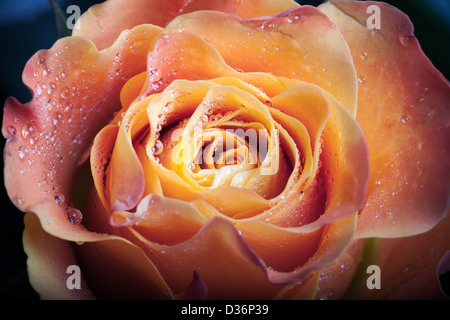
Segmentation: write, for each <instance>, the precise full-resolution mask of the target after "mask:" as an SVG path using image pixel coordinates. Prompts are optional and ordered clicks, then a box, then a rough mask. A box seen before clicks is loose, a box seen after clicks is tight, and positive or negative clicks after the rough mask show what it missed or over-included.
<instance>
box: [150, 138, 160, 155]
mask: <svg viewBox="0 0 450 320" xmlns="http://www.w3.org/2000/svg"><path fill="white" fill-rule="evenodd" d="M162 150H163V144H162V143H161V141H160V140H155V145H154V146H153V148H152V153H153V154H154V155H155V156H156V155H158V154H160V153H161V152H162Z"/></svg>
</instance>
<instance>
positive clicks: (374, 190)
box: [320, 1, 450, 237]
mask: <svg viewBox="0 0 450 320" xmlns="http://www.w3.org/2000/svg"><path fill="white" fill-rule="evenodd" d="M371 4H376V5H377V6H379V7H380V10H381V29H380V30H369V29H368V28H367V26H366V20H367V19H368V14H367V13H366V9H367V6H369V5H371ZM320 8H321V10H322V11H324V12H325V13H326V14H327V15H328V16H329V17H330V18H331V19H332V20H333V22H334V23H336V25H337V26H338V27H339V29H340V30H341V31H342V32H343V34H344V37H345V38H346V40H347V42H348V43H349V46H350V49H351V51H352V53H353V56H354V62H355V66H356V69H357V72H358V78H359V79H360V80H359V82H360V84H359V91H358V115H357V120H358V122H359V123H360V124H361V126H362V128H363V130H364V133H365V137H366V139H367V143H368V145H369V150H370V164H371V171H370V181H369V185H368V189H367V199H368V201H367V203H366V205H365V207H364V208H363V210H362V213H361V215H360V216H359V220H358V232H357V234H358V236H359V237H398V236H408V235H413V234H417V233H420V232H424V231H427V230H429V229H430V228H432V227H433V226H434V225H435V224H436V223H437V222H438V221H439V220H440V219H442V218H443V217H444V215H445V213H446V211H447V208H448V204H449V194H450V192H449V186H450V185H449V183H448V181H449V180H450V178H449V174H450V162H449V161H448V159H450V149H449V148H448V146H449V145H450V131H449V130H450V126H449V121H448V108H449V101H450V89H449V82H448V81H447V80H446V79H445V78H444V77H443V76H442V74H440V73H439V71H437V70H436V69H435V68H434V67H433V65H432V64H431V62H430V61H429V60H428V58H427V57H426V56H425V55H424V54H423V52H422V51H421V49H420V46H419V43H418V41H417V39H416V38H415V37H414V36H413V27H412V24H411V22H410V20H409V19H408V17H407V16H406V15H405V14H403V13H402V12H400V11H399V10H397V9H395V8H393V7H391V6H389V5H387V4H383V3H378V2H373V3H372V2H356V1H355V2H353V1H336V2H332V3H327V4H324V5H322V6H321V7H320ZM406 57H407V58H406ZM437 159H438V160H437Z"/></svg>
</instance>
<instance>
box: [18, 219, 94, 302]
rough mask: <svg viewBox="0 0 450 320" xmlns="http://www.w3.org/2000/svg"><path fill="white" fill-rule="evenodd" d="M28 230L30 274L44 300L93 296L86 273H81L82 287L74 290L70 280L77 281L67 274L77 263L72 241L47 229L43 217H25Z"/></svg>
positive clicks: (34, 285)
mask: <svg viewBox="0 0 450 320" xmlns="http://www.w3.org/2000/svg"><path fill="white" fill-rule="evenodd" d="M24 223H25V231H24V234H23V245H24V250H25V253H26V254H27V256H28V259H27V267H28V276H29V279H30V283H31V285H32V287H33V288H34V289H35V290H36V291H37V292H38V293H39V296H40V298H41V299H46V300H47V299H50V300H53V299H57V300H60V299H63V300H70V299H93V298H95V297H94V296H93V294H92V292H91V291H90V290H89V287H88V284H87V283H86V280H85V279H84V277H83V275H82V274H80V276H81V277H82V278H81V281H80V288H79V289H77V290H73V289H72V290H71V289H69V288H68V287H67V282H68V283H73V282H72V281H71V280H70V279H69V281H68V278H69V276H70V275H71V274H72V272H73V271H70V272H69V273H67V270H68V267H69V266H71V265H77V260H76V258H75V255H74V253H73V250H72V247H71V244H70V242H68V241H65V240H61V239H59V238H56V237H53V236H51V235H50V234H48V233H47V232H45V231H44V230H43V229H42V227H41V223H40V221H39V218H38V217H37V216H36V215H35V214H33V213H31V212H30V213H27V214H26V215H25V218H24Z"/></svg>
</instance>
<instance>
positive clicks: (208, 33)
mask: <svg viewBox="0 0 450 320" xmlns="http://www.w3.org/2000/svg"><path fill="white" fill-rule="evenodd" d="M176 32H190V33H193V34H195V35H197V36H200V37H201V38H203V39H204V40H205V41H207V42H208V43H210V44H211V45H212V46H214V47H215V48H216V49H217V51H219V52H220V54H221V56H222V57H223V59H224V60H225V61H226V63H227V64H228V65H230V66H231V67H233V68H236V69H238V70H243V71H245V72H254V71H261V72H271V73H273V74H275V75H278V76H284V77H287V78H294V79H299V80H303V81H305V82H308V83H313V84H316V85H318V86H320V87H322V88H323V89H325V90H328V91H329V92H330V93H331V94H332V95H333V96H334V97H335V98H336V99H337V100H338V101H339V102H340V103H341V104H342V105H343V106H344V107H345V108H347V110H349V111H350V112H351V113H352V114H353V115H355V114H356V97H357V82H356V72H355V68H354V66H353V62H352V58H351V54H350V51H349V48H348V46H347V43H346V42H345V40H344V39H343V37H342V35H341V33H340V32H339V30H338V29H337V28H336V26H335V25H334V24H333V23H332V22H331V21H330V20H329V19H328V18H327V17H326V16H325V15H324V14H322V13H321V12H320V11H318V10H316V8H313V7H309V6H304V7H300V8H295V9H292V10H288V11H285V12H283V13H281V14H279V15H276V16H272V17H264V18H258V19H249V20H242V19H239V18H238V17H236V16H234V15H230V14H225V13H220V12H202V11H200V12H194V13H190V14H187V15H183V16H180V17H178V18H176V19H175V20H174V21H172V22H171V23H170V24H169V25H168V26H167V27H166V28H165V29H164V34H172V33H176ZM161 36H162V34H161ZM324 51H326V52H327V54H324Z"/></svg>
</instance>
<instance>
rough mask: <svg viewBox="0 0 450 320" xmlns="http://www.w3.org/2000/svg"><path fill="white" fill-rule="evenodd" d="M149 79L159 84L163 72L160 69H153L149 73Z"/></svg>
mask: <svg viewBox="0 0 450 320" xmlns="http://www.w3.org/2000/svg"><path fill="white" fill-rule="evenodd" d="M149 78H150V80H151V81H153V82H157V81H159V80H160V79H161V71H159V70H158V69H153V70H150V71H149Z"/></svg>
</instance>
